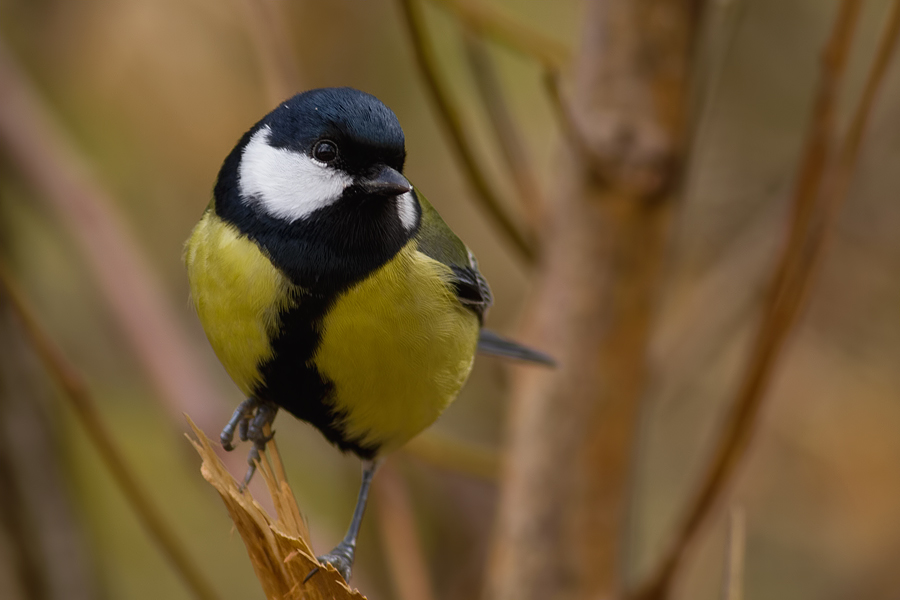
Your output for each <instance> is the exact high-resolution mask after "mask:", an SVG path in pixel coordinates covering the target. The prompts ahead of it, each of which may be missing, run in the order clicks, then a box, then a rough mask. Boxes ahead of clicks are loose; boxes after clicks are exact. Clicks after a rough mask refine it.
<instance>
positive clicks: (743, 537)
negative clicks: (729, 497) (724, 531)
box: [722, 506, 747, 600]
mask: <svg viewBox="0 0 900 600" xmlns="http://www.w3.org/2000/svg"><path fill="white" fill-rule="evenodd" d="M727 543H728V547H727V550H726V552H725V577H724V578H723V580H722V600H743V598H744V554H745V552H746V548H747V523H746V519H745V516H744V509H743V508H741V507H739V506H738V507H734V508H732V509H731V513H730V514H729V515H728V540H727Z"/></svg>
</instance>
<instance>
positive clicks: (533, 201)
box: [463, 29, 544, 229]
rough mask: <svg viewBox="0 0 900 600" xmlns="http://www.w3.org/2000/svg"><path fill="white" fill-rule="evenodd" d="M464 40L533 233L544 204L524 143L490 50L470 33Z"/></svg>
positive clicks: (502, 153) (501, 149)
mask: <svg viewBox="0 0 900 600" xmlns="http://www.w3.org/2000/svg"><path fill="white" fill-rule="evenodd" d="M463 38H464V39H463V41H464V45H465V50H466V58H467V59H468V61H469V67H470V68H471V70H472V74H473V75H474V79H475V86H476V89H477V90H478V93H479V95H480V96H481V100H482V102H483V103H484V107H485V109H486V111H487V114H488V117H489V119H488V121H489V123H490V126H491V129H492V130H493V132H494V138H495V139H496V140H497V145H498V146H499V148H500V155H501V156H502V157H503V160H504V162H505V163H506V167H507V169H508V170H509V173H510V175H511V177H512V182H513V185H514V186H515V188H516V192H518V194H519V197H520V198H521V200H522V204H523V206H524V208H525V214H526V217H527V220H528V224H529V226H530V227H531V228H532V229H536V228H537V227H538V224H539V223H540V221H541V218H540V212H541V210H542V207H543V206H544V200H543V198H542V194H541V187H540V183H539V182H538V178H537V175H536V174H535V172H534V167H533V165H532V162H531V157H530V156H529V155H528V150H527V148H526V146H525V140H524V138H523V136H522V134H521V132H520V130H519V127H518V125H517V124H516V121H515V119H513V116H512V111H511V110H510V107H509V103H508V102H507V99H506V94H505V93H504V92H503V85H502V84H501V82H500V77H499V76H498V73H497V68H496V66H495V64H494V60H493V58H492V57H491V54H490V49H489V48H488V47H487V45H486V44H485V43H484V41H483V40H482V39H481V37H480V36H479V35H478V34H477V33H476V32H474V31H472V30H470V29H466V30H465V31H464V32H463Z"/></svg>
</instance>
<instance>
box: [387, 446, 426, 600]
mask: <svg viewBox="0 0 900 600" xmlns="http://www.w3.org/2000/svg"><path fill="white" fill-rule="evenodd" d="M375 497H376V509H377V511H378V522H379V525H380V527H381V538H382V540H383V542H384V548H385V555H386V557H387V563H388V569H389V570H390V573H391V578H392V579H393V581H394V588H395V591H396V593H397V598H399V599H400V600H434V598H435V594H434V586H433V584H432V582H431V576H430V574H429V573H428V565H427V564H426V562H425V559H424V553H423V551H422V545H421V544H420V543H419V536H418V533H417V528H416V523H415V519H414V514H413V506H412V500H411V499H410V497H409V488H408V486H407V485H406V481H404V479H403V474H402V473H400V472H399V470H398V469H397V468H396V467H395V466H394V465H393V464H392V463H390V462H389V463H386V464H384V465H382V466H381V469H380V470H379V473H378V477H377V478H376V479H375Z"/></svg>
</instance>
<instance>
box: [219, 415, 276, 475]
mask: <svg viewBox="0 0 900 600" xmlns="http://www.w3.org/2000/svg"><path fill="white" fill-rule="evenodd" d="M277 413H278V408H277V407H276V406H274V405H271V404H269V403H267V402H261V401H259V400H256V399H253V398H248V399H246V400H244V401H243V402H241V404H240V405H239V406H238V407H237V409H235V411H234V414H233V415H231V420H229V421H228V424H227V425H226V426H225V428H224V429H223V430H222V433H221V434H220V435H219V441H221V443H222V447H223V448H225V450H227V451H229V452H230V451H231V450H234V434H235V430H236V431H237V434H238V437H239V438H240V440H241V441H242V442H247V441H250V442H253V448H252V449H251V450H250V453H249V454H248V456H247V463H248V464H249V465H250V468H249V469H247V474H246V475H245V476H244V481H243V483H241V485H240V486H239V488H238V489H239V490H240V491H242V492H243V491H244V489H246V487H247V484H249V483H250V479H251V478H252V477H253V474H254V473H255V472H256V463H257V462H258V461H259V453H260V451H262V450H265V449H266V444H268V443H269V442H270V441H272V438H273V437H274V436H275V432H274V431H273V432H272V433H270V434H268V435H266V433H265V429H266V426H267V425H271V424H272V421H274V420H275V415H276V414H277Z"/></svg>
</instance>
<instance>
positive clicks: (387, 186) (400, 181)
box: [356, 166, 413, 196]
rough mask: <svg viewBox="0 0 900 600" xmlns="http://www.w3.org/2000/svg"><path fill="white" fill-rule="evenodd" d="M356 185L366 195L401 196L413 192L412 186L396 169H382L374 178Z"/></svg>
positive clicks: (358, 181)
mask: <svg viewBox="0 0 900 600" xmlns="http://www.w3.org/2000/svg"><path fill="white" fill-rule="evenodd" d="M356 185H358V186H359V187H360V189H361V190H362V191H363V192H365V193H366V194H372V195H374V196H399V195H400V194H405V193H406V192H410V191H412V189H413V188H412V184H410V183H409V181H407V180H406V177H404V176H403V175H401V174H400V172H399V171H397V170H396V169H392V168H390V167H388V166H384V167H381V169H380V170H379V171H378V172H377V173H375V175H373V176H372V177H367V178H366V179H360V180H357V182H356Z"/></svg>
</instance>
